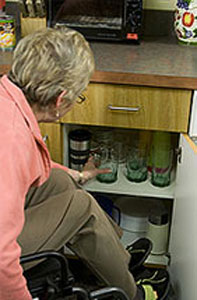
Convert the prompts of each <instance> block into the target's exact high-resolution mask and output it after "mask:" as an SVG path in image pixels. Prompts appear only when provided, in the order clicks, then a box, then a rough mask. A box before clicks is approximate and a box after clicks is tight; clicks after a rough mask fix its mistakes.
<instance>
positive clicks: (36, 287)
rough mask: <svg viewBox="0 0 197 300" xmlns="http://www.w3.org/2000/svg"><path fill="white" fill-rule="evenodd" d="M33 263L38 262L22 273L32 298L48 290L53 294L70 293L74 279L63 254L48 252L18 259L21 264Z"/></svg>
mask: <svg viewBox="0 0 197 300" xmlns="http://www.w3.org/2000/svg"><path fill="white" fill-rule="evenodd" d="M33 261H40V262H38V263H37V265H35V266H33V267H30V268H29V269H27V270H25V271H24V273H23V275H24V277H25V278H26V280H27V285H28V288H29V290H30V293H31V294H32V296H33V297H35V296H37V295H39V294H42V293H43V292H44V291H45V292H44V293H48V292H49V289H51V290H53V289H54V293H57V292H62V293H65V294H70V293H71V290H72V285H73V283H74V277H73V275H72V274H71V272H70V270H69V267H68V262H67V259H66V257H65V256H64V255H63V254H61V253H59V252H56V251H50V250H49V251H42V252H38V253H33V254H29V255H25V256H22V257H21V259H20V263H21V264H26V263H29V262H33Z"/></svg>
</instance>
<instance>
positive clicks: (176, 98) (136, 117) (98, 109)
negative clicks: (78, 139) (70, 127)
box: [61, 83, 192, 132]
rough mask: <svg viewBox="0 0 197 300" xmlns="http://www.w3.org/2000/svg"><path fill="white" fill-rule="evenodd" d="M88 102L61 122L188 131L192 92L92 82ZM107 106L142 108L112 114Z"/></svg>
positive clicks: (76, 106)
mask: <svg viewBox="0 0 197 300" xmlns="http://www.w3.org/2000/svg"><path fill="white" fill-rule="evenodd" d="M85 94H86V96H87V100H86V101H85V102H84V103H83V104H81V105H79V104H76V105H75V107H74V108H73V110H72V111H71V112H69V113H68V114H67V115H66V116H65V117H64V118H63V119H62V120H61V122H65V123H73V124H86V125H98V126H99V125H101V126H112V127H122V128H138V129H149V130H164V131H173V132H187V130H188V121H189V113H190V102H191V94H192V93H191V91H188V90H179V89H165V88H150V87H135V86H128V85H113V84H95V83H91V84H90V85H89V87H88V90H87V92H86V93H85ZM108 105H114V106H121V107H122V106H123V107H129V108H131V107H133V108H137V107H139V111H138V112H112V111H110V110H109V109H108Z"/></svg>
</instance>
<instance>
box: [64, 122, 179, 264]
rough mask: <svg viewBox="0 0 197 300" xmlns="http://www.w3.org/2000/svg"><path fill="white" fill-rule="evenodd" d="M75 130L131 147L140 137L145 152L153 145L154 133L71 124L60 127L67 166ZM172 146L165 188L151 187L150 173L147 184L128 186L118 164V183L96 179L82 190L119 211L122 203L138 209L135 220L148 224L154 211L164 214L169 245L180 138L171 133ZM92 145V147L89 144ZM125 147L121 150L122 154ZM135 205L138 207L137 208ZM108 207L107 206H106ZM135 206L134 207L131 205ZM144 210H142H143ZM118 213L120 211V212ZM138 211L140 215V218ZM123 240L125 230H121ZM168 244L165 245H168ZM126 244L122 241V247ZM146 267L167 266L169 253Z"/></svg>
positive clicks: (129, 212)
mask: <svg viewBox="0 0 197 300" xmlns="http://www.w3.org/2000/svg"><path fill="white" fill-rule="evenodd" d="M75 129H85V130H88V131H90V132H91V134H92V136H91V139H94V135H95V134H96V136H97V138H98V137H99V132H100V133H102V132H109V133H110V134H111V135H112V137H113V138H115V141H116V142H117V141H119V142H121V143H125V144H128V143H129V142H130V143H133V144H136V140H135V139H137V140H138V139H139V136H142V137H143V139H144V140H143V142H144V143H147V146H148V150H149V152H150V150H151V143H152V135H153V134H154V131H150V130H131V129H125V128H114V127H113V128H112V127H103V126H84V125H74V124H69V125H68V124H64V125H63V128H62V130H63V145H64V147H63V163H64V165H66V166H69V157H68V156H69V155H68V154H69V141H68V134H69V132H70V131H73V130H75ZM171 142H172V148H173V169H172V174H171V184H170V185H169V186H166V187H163V188H162V187H156V186H153V185H152V184H151V174H150V173H151V172H150V171H149V174H148V178H147V180H146V181H144V182H141V183H136V182H134V183H133V182H130V181H129V180H128V179H127V178H126V177H125V176H124V168H125V167H124V165H125V163H124V162H123V163H121V164H120V166H119V171H118V172H119V174H118V179H117V181H116V182H114V183H101V182H99V181H98V180H96V179H93V180H90V182H88V183H86V184H85V185H84V187H83V188H85V189H86V190H87V191H88V192H90V193H91V194H92V195H93V196H94V197H95V198H96V199H97V198H104V199H105V200H106V199H108V200H109V201H108V200H107V201H108V202H110V203H111V205H114V206H116V205H117V204H118V205H120V207H121V201H122V202H125V201H126V202H128V207H129V208H132V207H134V206H135V207H136V205H137V207H139V208H140V209H139V210H138V208H137V217H138V218H139V220H140V218H141V217H145V215H146V217H147V220H148V218H149V216H150V215H151V213H152V212H153V211H154V213H155V212H156V211H157V212H158V213H161V212H162V211H163V212H167V214H168V217H169V221H168V222H169V231H168V242H169V238H170V228H171V219H172V212H173V203H174V201H173V200H174V187H175V179H176V164H177V162H176V161H177V154H176V153H177V149H178V145H179V134H178V133H171ZM90 145H91V144H90ZM124 149H125V148H124V146H123V147H122V151H124ZM136 203H137V204H136ZM108 204H109V203H108ZM134 204H135V205H134ZM142 208H144V209H142ZM120 210H121V208H120ZM140 210H141V215H140ZM112 214H115V215H112V218H113V217H114V218H115V220H116V221H117V219H116V218H117V215H116V214H117V213H116V210H114V211H113V213H112ZM127 214H128V216H129V214H131V215H130V216H131V217H134V218H136V215H135V214H136V212H135V211H133V216H132V209H128V211H127ZM146 234H147V232H145V231H144V232H137V231H135V230H134V232H131V235H130V240H131V241H132V239H136V238H137V237H143V236H146ZM123 236H124V229H123ZM168 242H167V243H168ZM126 243H128V240H127V239H126V240H123V244H124V246H125V244H126ZM147 263H149V264H154V265H155V264H156V265H167V264H169V253H168V246H167V250H166V253H165V254H162V255H152V257H151V258H149V261H147Z"/></svg>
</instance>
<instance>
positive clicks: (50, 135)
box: [40, 123, 63, 163]
mask: <svg viewBox="0 0 197 300" xmlns="http://www.w3.org/2000/svg"><path fill="white" fill-rule="evenodd" d="M40 130H41V133H42V136H43V138H44V140H45V143H46V145H47V147H48V149H49V152H50V155H51V158H52V160H53V161H55V162H58V163H62V151H63V150H62V149H63V146H62V131H61V124H59V123H41V124H40Z"/></svg>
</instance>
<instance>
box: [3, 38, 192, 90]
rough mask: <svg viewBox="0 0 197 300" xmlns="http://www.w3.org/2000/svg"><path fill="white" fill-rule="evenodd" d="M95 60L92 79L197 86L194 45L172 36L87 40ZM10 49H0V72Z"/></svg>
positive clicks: (5, 67) (7, 62)
mask: <svg viewBox="0 0 197 300" xmlns="http://www.w3.org/2000/svg"><path fill="white" fill-rule="evenodd" d="M90 45H91V48H92V50H93V53H94V56H95V62H96V71H95V73H94V75H93V77H92V78H91V81H92V82H103V83H117V84H132V85H144V86H156V87H169V88H183V89H192V90H193V89H197V46H190V45H182V44H179V43H178V41H177V40H176V38H175V37H171V38H166V37H164V38H161V37H152V38H146V40H142V41H141V44H140V45H133V44H121V43H107V42H91V43H90ZM11 60H12V53H10V52H0V74H2V73H7V72H8V70H9V68H10V64H11Z"/></svg>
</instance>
